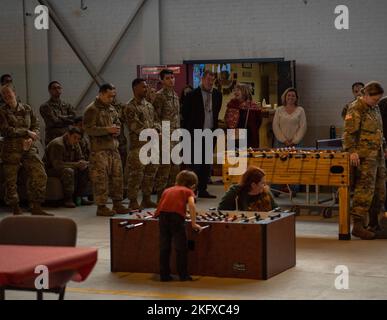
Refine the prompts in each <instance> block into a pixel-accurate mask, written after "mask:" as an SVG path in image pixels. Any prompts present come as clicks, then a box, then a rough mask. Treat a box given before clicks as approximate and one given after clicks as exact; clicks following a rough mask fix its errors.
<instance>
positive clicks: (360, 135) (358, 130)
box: [343, 98, 385, 226]
mask: <svg viewBox="0 0 387 320" xmlns="http://www.w3.org/2000/svg"><path fill="white" fill-rule="evenodd" d="M343 138H344V150H345V151H348V152H350V153H354V152H356V153H357V154H358V155H359V158H360V166H359V167H358V168H357V170H356V184H355V193H354V197H353V203H352V212H351V214H352V215H353V217H354V218H355V219H356V218H361V219H363V221H366V218H367V215H368V214H369V218H370V221H369V223H370V225H371V226H375V225H377V221H378V220H377V219H378V217H377V216H378V214H379V213H380V211H381V209H382V205H383V203H384V198H385V162H384V148H383V144H384V143H383V124H382V119H381V115H380V111H379V107H378V106H375V107H369V106H368V105H366V104H365V103H364V102H363V101H362V100H361V99H360V98H358V99H357V100H355V101H354V102H353V103H352V104H351V105H350V107H349V109H348V113H347V115H346V117H345V129H344V135H343Z"/></svg>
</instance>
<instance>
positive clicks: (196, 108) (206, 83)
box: [182, 70, 222, 198]
mask: <svg viewBox="0 0 387 320" xmlns="http://www.w3.org/2000/svg"><path fill="white" fill-rule="evenodd" d="M201 80H202V81H201V84H200V86H199V87H198V88H196V89H195V90H193V91H192V92H190V93H189V94H188V95H187V97H186V98H185V100H184V104H183V108H182V114H183V127H184V128H185V129H187V130H188V131H189V132H190V134H191V146H192V150H193V151H192V154H191V156H192V162H191V163H192V170H193V171H194V172H195V173H196V175H197V176H198V178H199V185H198V196H199V198H216V196H214V195H211V194H209V193H208V191H207V182H208V179H209V177H210V175H211V165H210V164H206V163H205V153H204V149H205V148H204V146H205V141H204V139H203V141H202V142H203V143H202V161H201V163H200V164H194V161H193V158H194V154H195V144H194V130H195V129H201V130H204V129H211V130H215V129H217V128H218V115H219V111H220V108H221V106H222V94H221V93H220V92H219V91H218V90H216V89H214V88H213V85H214V81H215V75H214V73H212V72H210V71H208V70H206V71H205V72H204V74H203V76H202V79H201Z"/></svg>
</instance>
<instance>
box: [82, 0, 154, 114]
mask: <svg viewBox="0 0 387 320" xmlns="http://www.w3.org/2000/svg"><path fill="white" fill-rule="evenodd" d="M146 2H147V0H141V2H140V3H139V4H138V5H137V7H136V9H135V10H134V11H133V14H132V15H131V16H130V18H129V19H128V21H127V23H126V24H125V26H124V27H123V28H122V30H121V32H120V34H119V35H118V37H117V38H116V40H115V41H114V43H113V45H112V46H111V47H110V50H109V51H108V53H107V55H106V56H105V58H104V59H103V61H102V63H101V65H100V67H99V68H98V70H97V72H96V75H100V74H101V73H102V72H103V70H104V69H105V68H106V66H107V64H108V62H109V61H110V58H111V57H112V55H113V54H114V52H115V50H116V49H117V48H118V46H119V44H120V42H121V40H122V39H123V38H124V37H125V35H126V34H127V33H128V30H129V29H130V27H131V26H132V24H133V23H134V20H135V19H136V17H137V15H138V14H139V12H140V11H141V9H142V8H143V7H144V5H145V3H146ZM93 84H94V81H90V83H89V85H88V86H87V87H86V89H85V90H84V91H83V93H82V94H81V96H80V98H79V99H78V101H77V103H76V104H75V108H76V109H78V108H79V106H80V104H81V103H82V101H83V99H84V98H85V97H86V95H87V93H88V92H89V90H90V89H91V87H92V86H93Z"/></svg>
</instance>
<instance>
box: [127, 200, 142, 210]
mask: <svg viewBox="0 0 387 320" xmlns="http://www.w3.org/2000/svg"><path fill="white" fill-rule="evenodd" d="M128 209H129V210H138V209H140V205H139V204H138V202H137V199H130V201H129V207H128Z"/></svg>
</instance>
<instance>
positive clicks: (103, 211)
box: [97, 205, 116, 217]
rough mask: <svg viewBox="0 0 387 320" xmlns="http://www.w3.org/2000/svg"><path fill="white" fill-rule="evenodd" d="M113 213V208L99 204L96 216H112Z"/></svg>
mask: <svg viewBox="0 0 387 320" xmlns="http://www.w3.org/2000/svg"><path fill="white" fill-rule="evenodd" d="M115 213H116V212H115V211H114V210H111V209H109V208H108V207H107V206H105V205H99V206H98V209H97V216H100V217H112V216H114V215H115Z"/></svg>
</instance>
